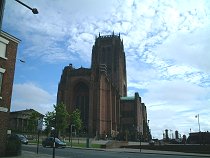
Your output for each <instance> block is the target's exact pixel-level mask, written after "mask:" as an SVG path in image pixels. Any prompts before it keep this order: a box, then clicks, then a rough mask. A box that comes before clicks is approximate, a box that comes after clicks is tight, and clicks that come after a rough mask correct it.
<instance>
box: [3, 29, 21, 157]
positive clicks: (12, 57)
mask: <svg viewBox="0 0 210 158" xmlns="http://www.w3.org/2000/svg"><path fill="white" fill-rule="evenodd" d="M19 42H20V40H19V39H17V38H15V37H13V36H11V35H10V34H8V33H6V32H3V31H1V34H0V51H1V52H0V75H1V79H0V136H1V139H0V155H4V153H5V145H6V138H7V129H8V124H9V123H8V121H9V112H10V105H11V97H12V88H13V80H14V72H15V62H16V54H17V47H18V43H19Z"/></svg>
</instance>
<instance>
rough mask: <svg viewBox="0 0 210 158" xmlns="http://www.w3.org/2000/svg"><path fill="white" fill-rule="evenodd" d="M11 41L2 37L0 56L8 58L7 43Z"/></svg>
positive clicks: (0, 40) (0, 39)
mask: <svg viewBox="0 0 210 158" xmlns="http://www.w3.org/2000/svg"><path fill="white" fill-rule="evenodd" d="M8 43H9V41H8V40H6V39H4V38H2V37H0V57H1V58H5V59H6V48H7V44H8Z"/></svg>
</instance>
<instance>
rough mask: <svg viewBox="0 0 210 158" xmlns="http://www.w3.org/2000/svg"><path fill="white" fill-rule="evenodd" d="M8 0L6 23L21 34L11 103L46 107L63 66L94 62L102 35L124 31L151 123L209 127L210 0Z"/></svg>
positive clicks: (159, 128)
mask: <svg viewBox="0 0 210 158" xmlns="http://www.w3.org/2000/svg"><path fill="white" fill-rule="evenodd" d="M22 1H23V2H25V3H26V4H28V5H30V6H31V7H32V8H33V7H36V8H37V9H38V11H39V14H38V15H34V14H32V12H31V11H30V10H29V9H27V8H25V7H23V6H22V5H20V4H19V3H17V2H15V1H14V0H8V1H6V5H5V13H4V19H3V30H4V31H6V32H8V33H10V34H12V35H14V36H16V37H17V38H19V39H21V43H20V44H19V49H18V55H17V58H18V60H19V59H21V60H25V61H26V63H21V62H19V61H18V60H17V62H16V72H15V81H14V88H13V97H12V107H11V110H12V111H15V110H23V109H26V108H34V109H35V110H38V111H39V112H41V113H43V114H45V113H46V112H47V111H51V110H52V109H53V104H55V103H56V93H57V87H58V82H59V80H60V76H61V73H62V69H63V68H64V66H66V65H68V64H69V63H72V64H73V66H74V67H75V68H79V67H80V66H83V67H90V61H91V51H92V50H91V49H92V45H93V43H94V40H95V36H97V35H98V33H99V32H100V33H101V35H108V34H111V33H112V32H113V31H114V32H115V33H116V34H118V33H119V32H120V33H121V38H122V39H123V41H124V48H125V53H126V61H127V79H128V94H129V95H134V92H139V94H140V96H141V97H142V102H144V103H145V105H146V106H147V112H148V119H149V120H150V128H151V131H152V135H153V137H155V138H161V137H162V133H163V131H164V130H165V129H166V128H167V129H170V130H171V133H172V132H174V131H175V130H178V131H179V132H180V133H181V134H188V133H189V132H190V129H191V131H192V132H195V131H198V120H197V119H196V118H195V115H197V114H199V116H200V126H201V131H207V130H208V131H210V115H209V113H210V62H209V60H210V45H209V41H210V1H208V0H206V1H203V0H199V1H198V0H177V1H173V0H170V1H168V0H165V1H163V0H145V1H144V0H139V1H137V0H136V1H135V0H128V1H126V0H124V1H120V0H100V1H99V0H88V1H87V0H77V1H71V0H69V1H66V0H44V1H43V0H30V1H29V0H22Z"/></svg>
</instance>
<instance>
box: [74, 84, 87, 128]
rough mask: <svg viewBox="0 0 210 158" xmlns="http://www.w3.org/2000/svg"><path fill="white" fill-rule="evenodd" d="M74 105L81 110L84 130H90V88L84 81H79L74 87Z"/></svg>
mask: <svg viewBox="0 0 210 158" xmlns="http://www.w3.org/2000/svg"><path fill="white" fill-rule="evenodd" d="M74 94H75V95H74V97H75V98H74V101H75V103H74V105H75V106H76V108H77V109H79V110H80V112H81V117H82V122H83V129H82V130H83V131H84V132H87V130H88V118H89V88H88V86H87V85H86V84H85V83H84V82H79V83H77V84H76V86H75V87H74Z"/></svg>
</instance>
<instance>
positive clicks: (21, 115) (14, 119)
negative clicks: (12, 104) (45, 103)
mask: <svg viewBox="0 0 210 158" xmlns="http://www.w3.org/2000/svg"><path fill="white" fill-rule="evenodd" d="M33 113H36V114H37V115H38V118H37V119H41V120H43V118H44V115H42V114H41V113H39V112H38V111H35V110H33V109H26V110H21V111H13V112H10V115H9V129H10V130H11V131H12V133H15V132H18V133H28V132H37V128H36V129H34V130H33V131H30V130H29V129H28V124H29V119H30V117H31V115H32V114H33ZM37 121H38V120H37ZM37 123H38V122H37Z"/></svg>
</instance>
